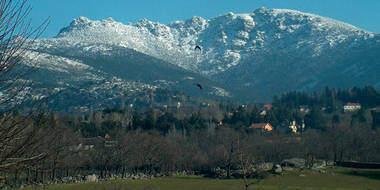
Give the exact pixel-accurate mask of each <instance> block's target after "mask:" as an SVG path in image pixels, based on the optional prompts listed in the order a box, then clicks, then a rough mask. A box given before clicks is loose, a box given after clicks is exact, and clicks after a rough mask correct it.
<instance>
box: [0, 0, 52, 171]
mask: <svg viewBox="0 0 380 190" xmlns="http://www.w3.org/2000/svg"><path fill="white" fill-rule="evenodd" d="M30 10H31V7H30V6H28V4H27V0H18V1H15V0H0V109H1V113H0V150H1V151H0V171H4V170H9V169H10V168H14V167H20V166H24V165H25V164H27V163H31V162H33V161H36V160H40V159H42V158H44V157H45V156H46V154H45V153H41V152H39V151H36V148H37V146H36V145H37V144H38V140H39V138H41V136H39V135H38V134H39V132H40V128H38V126H39V125H41V124H42V122H44V121H43V115H38V114H35V113H30V114H26V115H25V114H24V115H21V114H18V113H17V110H16V109H15V108H14V107H12V106H9V105H11V104H10V103H11V102H12V101H14V100H15V97H17V96H18V95H19V94H20V92H21V91H22V90H23V87H24V82H23V81H25V80H23V77H24V76H25V75H26V74H28V73H30V71H31V68H33V65H31V66H25V65H24V64H22V58H23V56H24V55H25V54H26V53H27V52H28V51H29V50H30V48H31V46H32V44H33V43H34V42H35V40H36V39H37V38H38V37H39V36H40V35H41V33H42V32H43V31H44V29H45V28H46V26H47V23H48V22H47V20H46V21H45V22H44V23H42V24H41V25H40V26H39V27H37V28H34V29H33V28H32V27H31V22H30V20H28V18H27V16H28V14H29V12H30Z"/></svg>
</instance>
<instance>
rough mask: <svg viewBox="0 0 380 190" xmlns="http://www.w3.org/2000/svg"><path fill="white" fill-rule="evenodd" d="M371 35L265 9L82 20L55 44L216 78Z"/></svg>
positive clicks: (319, 18) (340, 24) (308, 16)
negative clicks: (147, 58) (138, 55)
mask: <svg viewBox="0 0 380 190" xmlns="http://www.w3.org/2000/svg"><path fill="white" fill-rule="evenodd" d="M371 36H374V34H373V33H370V32H367V31H364V30H361V29H359V28H357V27H355V26H352V25H349V24H346V23H344V22H340V21H336V20H333V19H330V18H326V17H322V16H318V15H314V14H310V13H303V12H300V11H294V10H288V9H266V8H260V9H257V10H255V11H254V12H252V13H248V14H234V13H232V12H230V13H227V14H224V15H220V16H217V17H215V18H211V19H209V20H206V19H204V18H202V17H196V16H195V17H192V18H190V19H188V20H185V21H175V22H172V23H170V24H168V25H165V24H161V23H159V22H152V21H149V20H147V19H142V20H140V21H138V22H137V23H136V24H128V25H125V24H123V23H121V22H116V21H114V20H113V19H112V18H110V19H106V20H101V21H92V20H90V19H88V18H85V17H79V18H78V19H75V20H74V21H73V22H72V23H71V24H70V25H69V26H68V27H65V28H63V29H62V30H61V31H60V33H59V34H58V35H57V37H56V38H53V39H50V43H52V44H55V45H58V46H60V45H61V46H70V45H75V44H88V46H89V47H88V48H84V51H87V50H88V51H93V52H95V51H99V52H101V51H103V50H109V49H107V47H102V48H97V47H96V46H97V45H95V46H94V45H91V43H92V44H105V45H106V44H109V45H116V46H122V47H126V48H131V49H134V50H136V51H139V52H142V53H145V54H148V55H151V56H154V57H157V58H160V59H163V60H165V61H168V62H171V63H173V64H176V65H178V66H180V67H183V68H185V69H188V70H193V71H199V72H201V73H207V74H208V75H210V74H214V73H218V72H223V71H225V70H227V69H229V68H231V67H234V66H236V65H238V64H239V63H240V62H241V60H244V59H245V58H246V57H249V56H251V55H252V54H253V52H255V53H257V52H260V51H264V52H265V51H268V50H272V51H273V50H276V49H280V48H284V47H283V46H284V45H281V44H285V45H286V48H287V49H289V50H294V51H296V50H297V49H298V48H301V47H302V48H311V49H313V50H314V51H315V55H318V54H319V53H320V52H321V51H323V50H324V49H325V48H331V47H333V46H335V45H336V44H339V43H342V42H344V41H345V40H346V39H349V38H360V39H366V38H371ZM47 41H49V40H47ZM105 45H103V46H105ZM196 45H200V46H201V47H202V51H201V52H200V53H199V54H198V52H195V51H194V47H195V46H196ZM277 46H278V47H277Z"/></svg>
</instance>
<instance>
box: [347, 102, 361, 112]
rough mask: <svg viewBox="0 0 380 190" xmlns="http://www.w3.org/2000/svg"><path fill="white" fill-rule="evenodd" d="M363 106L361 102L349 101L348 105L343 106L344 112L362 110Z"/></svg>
mask: <svg viewBox="0 0 380 190" xmlns="http://www.w3.org/2000/svg"><path fill="white" fill-rule="evenodd" d="M361 108H362V106H361V105H360V104H359V103H350V102H348V103H347V104H346V105H344V106H343V111H344V112H353V111H357V110H360V109H361Z"/></svg>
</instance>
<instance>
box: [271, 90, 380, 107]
mask: <svg viewBox="0 0 380 190" xmlns="http://www.w3.org/2000/svg"><path fill="white" fill-rule="evenodd" d="M348 102H351V103H360V104H361V105H362V106H363V107H364V108H373V107H376V106H379V105H380V94H379V93H378V92H377V91H376V89H375V88H373V87H371V86H365V87H363V88H359V87H354V88H350V89H335V88H329V87H325V89H324V90H323V91H322V92H320V93H317V92H315V93H313V94H310V93H307V92H298V91H293V92H288V93H285V94H282V95H281V96H280V97H278V96H275V97H274V100H273V105H276V106H286V107H289V108H298V107H299V106H305V105H306V106H310V107H311V106H320V107H325V108H326V109H328V111H335V110H337V109H341V107H342V106H343V105H344V104H345V103H348Z"/></svg>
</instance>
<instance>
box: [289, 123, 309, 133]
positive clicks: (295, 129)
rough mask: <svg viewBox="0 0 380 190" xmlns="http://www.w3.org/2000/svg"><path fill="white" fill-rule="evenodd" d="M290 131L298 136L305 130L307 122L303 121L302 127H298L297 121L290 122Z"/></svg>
mask: <svg viewBox="0 0 380 190" xmlns="http://www.w3.org/2000/svg"><path fill="white" fill-rule="evenodd" d="M289 129H290V131H292V133H294V134H297V133H299V132H300V131H301V132H302V131H304V130H305V122H304V121H302V125H297V123H296V121H295V120H294V121H293V122H290V125H289Z"/></svg>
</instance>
